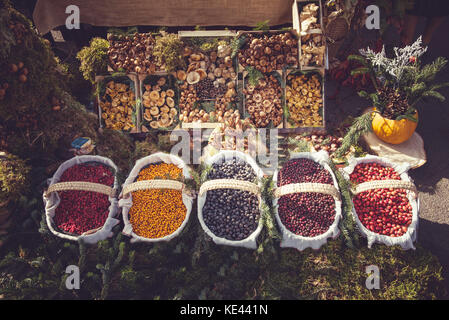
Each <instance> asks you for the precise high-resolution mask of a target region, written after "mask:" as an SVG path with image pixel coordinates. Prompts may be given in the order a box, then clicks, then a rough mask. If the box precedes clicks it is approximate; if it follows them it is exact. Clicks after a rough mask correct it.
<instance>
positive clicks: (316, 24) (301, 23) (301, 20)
mask: <svg viewBox="0 0 449 320" xmlns="http://www.w3.org/2000/svg"><path fill="white" fill-rule="evenodd" d="M322 8H323V6H322V4H321V1H320V0H295V1H294V2H293V7H292V18H293V29H294V30H295V31H296V32H297V33H298V35H301V34H302V35H304V34H307V33H308V32H310V31H311V30H320V31H322V30H324V29H323V10H322Z"/></svg>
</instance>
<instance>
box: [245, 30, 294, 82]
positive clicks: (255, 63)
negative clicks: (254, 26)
mask: <svg viewBox="0 0 449 320" xmlns="http://www.w3.org/2000/svg"><path fill="white" fill-rule="evenodd" d="M237 37H238V39H244V42H243V43H240V48H239V51H238V54H237V57H238V71H239V72H241V73H243V72H244V71H247V70H248V67H254V68H256V69H257V70H259V71H260V72H262V73H270V72H273V71H282V70H284V69H286V68H288V67H291V68H296V67H298V65H299V50H300V49H301V48H300V41H299V39H298V33H297V32H296V31H295V30H294V29H289V30H269V31H239V32H238V33H237ZM273 37H278V38H279V40H280V41H277V42H276V41H272V40H271V39H273ZM265 38H267V39H268V41H266V40H264V39H265ZM256 39H259V40H256ZM261 39H262V41H260V40H261ZM290 43H291V44H290Z"/></svg>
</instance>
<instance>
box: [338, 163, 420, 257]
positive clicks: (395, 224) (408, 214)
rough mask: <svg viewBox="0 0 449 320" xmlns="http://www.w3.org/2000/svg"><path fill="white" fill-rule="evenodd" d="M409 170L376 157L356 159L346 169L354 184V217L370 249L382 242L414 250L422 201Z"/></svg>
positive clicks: (345, 171) (405, 166)
mask: <svg viewBox="0 0 449 320" xmlns="http://www.w3.org/2000/svg"><path fill="white" fill-rule="evenodd" d="M408 169H409V165H407V164H394V163H392V162H390V161H388V160H386V159H383V158H379V157H376V156H366V157H364V158H354V159H352V160H351V161H350V162H349V165H348V166H347V167H345V168H344V169H343V172H344V174H345V176H346V178H347V179H348V180H349V181H351V183H352V184H354V187H353V191H352V192H353V194H354V197H353V200H352V201H353V203H354V206H353V216H354V218H355V220H356V222H357V226H358V227H359V230H360V232H361V233H362V234H363V235H364V236H366V237H367V239H368V247H371V246H372V245H373V244H374V243H376V242H379V243H383V244H386V245H400V246H401V247H402V248H403V249H414V246H413V242H414V241H415V240H416V233H417V228H418V211H419V200H418V197H417V190H416V187H415V186H414V184H413V182H412V180H411V179H410V177H409V176H408V174H407V171H408Z"/></svg>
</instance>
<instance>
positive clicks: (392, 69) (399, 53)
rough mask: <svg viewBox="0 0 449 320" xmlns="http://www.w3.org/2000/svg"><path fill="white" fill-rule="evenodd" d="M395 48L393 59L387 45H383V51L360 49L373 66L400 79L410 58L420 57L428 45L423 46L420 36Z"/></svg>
mask: <svg viewBox="0 0 449 320" xmlns="http://www.w3.org/2000/svg"><path fill="white" fill-rule="evenodd" d="M393 50H394V53H395V57H394V58H392V59H391V58H388V57H387V56H386V54H385V46H383V47H382V51H381V52H374V51H373V50H371V49H370V48H367V49H366V50H365V49H360V50H359V51H360V54H361V55H363V56H364V57H366V58H367V59H368V60H369V61H370V62H371V64H372V65H373V67H378V68H380V69H381V70H382V69H383V70H385V72H387V73H389V74H390V75H391V76H393V77H394V78H396V80H397V81H399V80H400V79H401V76H402V74H403V72H404V69H405V67H407V66H408V65H409V64H410V63H411V59H410V58H412V57H414V58H416V59H417V58H419V57H420V56H422V55H423V54H424V53H425V52H426V51H427V47H422V38H421V36H420V37H419V38H418V39H417V40H416V41H415V42H414V43H413V44H411V45H409V46H406V47H404V48H397V47H395V48H394V49H393Z"/></svg>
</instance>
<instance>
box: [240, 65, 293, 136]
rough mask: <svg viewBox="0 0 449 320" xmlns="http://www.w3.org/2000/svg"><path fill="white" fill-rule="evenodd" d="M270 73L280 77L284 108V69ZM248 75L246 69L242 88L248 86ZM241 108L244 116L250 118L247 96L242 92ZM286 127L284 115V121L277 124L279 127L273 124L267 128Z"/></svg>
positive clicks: (282, 105)
mask: <svg viewBox="0 0 449 320" xmlns="http://www.w3.org/2000/svg"><path fill="white" fill-rule="evenodd" d="M270 74H276V76H277V77H278V80H279V84H280V86H281V88H282V94H281V97H280V98H281V107H282V108H284V106H285V105H284V102H285V99H284V98H285V85H284V84H285V82H284V81H283V72H282V70H279V71H273V72H270V73H269V75H270ZM246 76H247V72H246V71H245V72H243V81H242V90H243V89H244V88H245V86H246V82H245V78H246ZM241 108H242V110H241V114H242V115H243V118H245V119H246V118H249V117H250V114H249V113H248V111H247V109H246V98H245V95H244V94H243V93H242V105H241ZM283 127H284V115H282V121H281V123H280V124H279V125H278V126H277V127H273V126H268V127H266V128H267V129H274V128H277V129H282V128H283Z"/></svg>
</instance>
